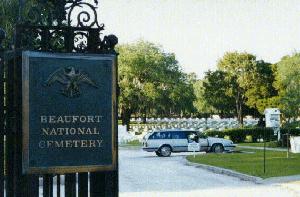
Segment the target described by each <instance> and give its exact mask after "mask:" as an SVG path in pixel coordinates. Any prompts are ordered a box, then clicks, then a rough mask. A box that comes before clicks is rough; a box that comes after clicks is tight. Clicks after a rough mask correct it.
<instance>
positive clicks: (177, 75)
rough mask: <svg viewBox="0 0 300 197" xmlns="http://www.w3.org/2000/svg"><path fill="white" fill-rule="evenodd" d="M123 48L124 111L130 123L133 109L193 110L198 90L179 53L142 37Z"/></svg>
mask: <svg viewBox="0 0 300 197" xmlns="http://www.w3.org/2000/svg"><path fill="white" fill-rule="evenodd" d="M117 50H118V52H119V54H120V55H119V85H120V92H121V94H120V100H119V101H120V103H119V106H120V114H121V117H122V120H123V123H124V124H127V123H128V121H129V118H130V117H131V115H132V114H133V113H135V114H138V115H140V116H143V117H144V118H145V117H146V116H147V115H148V116H149V115H151V116H163V115H172V114H177V115H178V114H184V113H188V112H192V111H193V110H194V109H193V100H194V92H193V85H192V83H191V82H190V80H189V79H190V78H189V76H188V75H186V74H184V73H183V72H182V70H181V67H180V66H179V64H178V62H177V60H176V58H175V55H174V54H172V53H166V52H164V51H163V50H162V49H161V47H160V46H158V45H155V44H153V43H150V42H145V41H138V42H137V43H134V44H124V45H120V46H118V48H117Z"/></svg>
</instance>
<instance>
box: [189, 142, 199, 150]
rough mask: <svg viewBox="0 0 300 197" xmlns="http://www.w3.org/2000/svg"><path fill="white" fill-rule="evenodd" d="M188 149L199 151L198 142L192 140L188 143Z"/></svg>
mask: <svg viewBox="0 0 300 197" xmlns="http://www.w3.org/2000/svg"><path fill="white" fill-rule="evenodd" d="M188 151H191V152H196V151H200V144H199V143H197V142H192V143H189V144H188Z"/></svg>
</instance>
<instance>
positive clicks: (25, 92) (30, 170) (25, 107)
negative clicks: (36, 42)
mask: <svg viewBox="0 0 300 197" xmlns="http://www.w3.org/2000/svg"><path fill="white" fill-rule="evenodd" d="M31 57H49V58H51V57H53V58H54V57H55V58H58V59H59V58H61V59H63V58H64V59H65V58H71V59H78V58H79V57H80V58H81V59H95V60H111V61H112V67H113V68H112V106H111V107H112V117H111V118H112V131H111V132H112V163H111V165H86V166H53V167H30V165H29V74H30V73H29V59H30V58H31ZM117 129H118V127H117V55H115V54H92V53H87V54H82V53H49V52H37V51H23V52H22V172H23V174H66V173H77V172H79V173H80V172H99V171H114V170H116V169H117V150H118V149H117V146H118V144H117Z"/></svg>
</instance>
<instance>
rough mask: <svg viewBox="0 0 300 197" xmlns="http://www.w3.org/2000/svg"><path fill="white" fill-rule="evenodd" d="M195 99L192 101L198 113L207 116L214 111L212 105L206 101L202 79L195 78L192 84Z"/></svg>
mask: <svg viewBox="0 0 300 197" xmlns="http://www.w3.org/2000/svg"><path fill="white" fill-rule="evenodd" d="M193 88H194V94H195V97H196V98H195V100H194V102H193V105H194V107H195V108H196V110H197V112H198V114H200V115H201V116H204V117H205V118H208V117H209V116H210V115H211V114H213V113H214V112H215V109H214V107H213V106H212V105H210V104H209V103H208V102H207V97H205V95H204V94H205V88H204V80H197V81H196V82H195V83H194V84H193Z"/></svg>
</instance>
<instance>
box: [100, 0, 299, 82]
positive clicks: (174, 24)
mask: <svg viewBox="0 0 300 197" xmlns="http://www.w3.org/2000/svg"><path fill="white" fill-rule="evenodd" d="M99 22H101V23H104V24H105V29H106V30H105V32H104V34H111V33H112V34H115V35H117V36H118V38H119V43H120V44H124V43H133V42H136V41H137V40H139V39H144V40H146V41H150V42H153V43H156V44H159V45H161V46H162V48H163V49H164V51H165V52H170V53H175V55H176V58H177V60H178V61H179V64H180V65H181V66H182V68H183V70H184V71H185V72H195V73H196V74H197V76H198V77H199V78H202V77H203V76H204V73H205V72H206V71H208V70H215V69H216V65H217V62H218V60H219V59H220V58H221V57H222V56H223V55H224V53H225V52H227V51H239V52H249V53H252V54H254V55H256V56H257V58H258V59H263V60H265V61H267V62H270V63H275V62H277V61H279V60H280V59H281V57H283V56H285V55H288V54H290V55H291V54H293V53H295V52H298V51H300V1H299V0H99Z"/></svg>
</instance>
